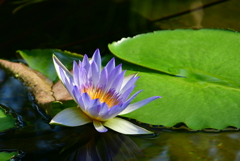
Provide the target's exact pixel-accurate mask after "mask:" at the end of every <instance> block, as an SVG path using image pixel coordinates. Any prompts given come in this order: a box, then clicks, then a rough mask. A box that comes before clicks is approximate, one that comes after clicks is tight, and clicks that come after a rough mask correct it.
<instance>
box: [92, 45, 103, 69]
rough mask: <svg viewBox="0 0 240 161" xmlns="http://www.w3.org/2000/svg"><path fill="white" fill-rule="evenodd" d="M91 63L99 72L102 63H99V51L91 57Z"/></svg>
mask: <svg viewBox="0 0 240 161" xmlns="http://www.w3.org/2000/svg"><path fill="white" fill-rule="evenodd" d="M92 60H93V62H95V63H96V64H97V68H98V71H100V70H101V67H102V62H101V55H100V51H99V49H96V50H95V52H94V54H93V56H92Z"/></svg>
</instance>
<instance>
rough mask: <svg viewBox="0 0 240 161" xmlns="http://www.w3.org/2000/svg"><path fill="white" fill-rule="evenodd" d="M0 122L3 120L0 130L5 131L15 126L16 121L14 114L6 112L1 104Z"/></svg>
mask: <svg viewBox="0 0 240 161" xmlns="http://www.w3.org/2000/svg"><path fill="white" fill-rule="evenodd" d="M0 122H1V126H0V131H4V130H7V129H10V128H13V127H15V121H14V120H13V118H12V116H10V115H9V114H6V113H5V110H3V109H2V108H1V106H0ZM0 158H1V157H0Z"/></svg>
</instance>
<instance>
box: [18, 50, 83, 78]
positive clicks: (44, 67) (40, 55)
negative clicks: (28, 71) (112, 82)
mask: <svg viewBox="0 0 240 161" xmlns="http://www.w3.org/2000/svg"><path fill="white" fill-rule="evenodd" d="M17 52H19V53H20V55H21V56H22V57H23V58H24V59H25V60H26V62H27V63H28V65H29V66H30V67H31V68H32V69H35V70H38V71H39V72H41V73H43V74H44V75H45V76H47V77H48V78H49V79H51V80H52V81H54V80H56V78H57V73H56V72H55V69H54V65H53V61H52V55H53V54H54V55H56V56H57V57H58V59H59V60H60V61H61V62H63V63H64V65H65V66H66V67H67V68H68V69H71V68H72V62H73V60H79V59H82V56H81V55H79V54H75V53H71V52H68V51H61V50H59V49H34V50H18V51H17Z"/></svg>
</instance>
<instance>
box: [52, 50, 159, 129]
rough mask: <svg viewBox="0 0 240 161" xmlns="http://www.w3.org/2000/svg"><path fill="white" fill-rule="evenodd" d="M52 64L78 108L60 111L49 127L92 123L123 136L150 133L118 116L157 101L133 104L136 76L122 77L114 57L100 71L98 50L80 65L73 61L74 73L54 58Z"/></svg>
mask: <svg viewBox="0 0 240 161" xmlns="http://www.w3.org/2000/svg"><path fill="white" fill-rule="evenodd" d="M53 62H54V66H55V69H56V71H57V74H58V76H59V78H60V80H61V81H62V83H63V85H64V86H65V87H66V89H67V90H68V92H69V93H70V95H71V96H72V98H73V99H74V100H75V101H76V103H77V104H78V107H71V108H66V109H64V110H63V111H61V112H59V113H58V114H57V115H56V116H55V117H54V118H53V119H52V120H51V122H50V124H55V125H63V126H71V127H74V126H80V125H84V124H87V123H90V122H93V125H94V127H95V129H96V130H97V131H98V132H106V131H107V130H108V129H107V128H106V127H108V128H110V129H112V130H114V131H117V132H119V133H123V134H149V133H152V132H151V131H148V130H146V129H144V128H142V127H139V126H137V125H135V124H133V123H131V122H129V121H127V120H124V119H122V118H119V117H116V116H117V115H122V114H127V113H129V112H132V111H134V110H136V109H138V108H140V107H142V106H144V105H146V104H147V103H149V102H151V101H153V100H155V99H157V98H160V97H159V96H155V97H151V98H148V99H145V100H142V101H139V102H136V103H133V104H130V103H131V102H132V100H133V99H134V98H135V97H136V96H137V95H138V94H139V93H140V92H141V91H138V92H136V93H135V94H133V95H132V96H130V94H131V92H132V91H133V89H134V87H135V85H134V84H135V82H136V81H137V79H138V78H139V77H137V76H136V74H132V75H129V76H126V77H124V75H125V72H126V71H122V65H121V64H119V65H118V66H115V59H114V58H113V59H112V60H110V61H109V62H108V64H107V65H106V66H105V67H104V68H103V69H102V68H101V56H100V52H99V50H98V49H97V50H96V51H95V52H94V54H93V57H92V60H90V61H89V60H88V57H87V55H84V57H83V60H82V62H81V61H79V63H78V64H77V62H75V61H74V63H73V74H71V73H70V72H69V71H68V70H67V68H66V67H65V66H64V65H63V64H62V63H61V62H60V61H59V60H58V59H57V57H56V56H54V55H53Z"/></svg>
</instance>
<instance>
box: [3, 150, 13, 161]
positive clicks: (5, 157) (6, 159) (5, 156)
mask: <svg viewBox="0 0 240 161" xmlns="http://www.w3.org/2000/svg"><path fill="white" fill-rule="evenodd" d="M16 154H17V152H12V153H8V152H0V158H1V161H8V160H10V159H11V157H12V156H13V155H16Z"/></svg>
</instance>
